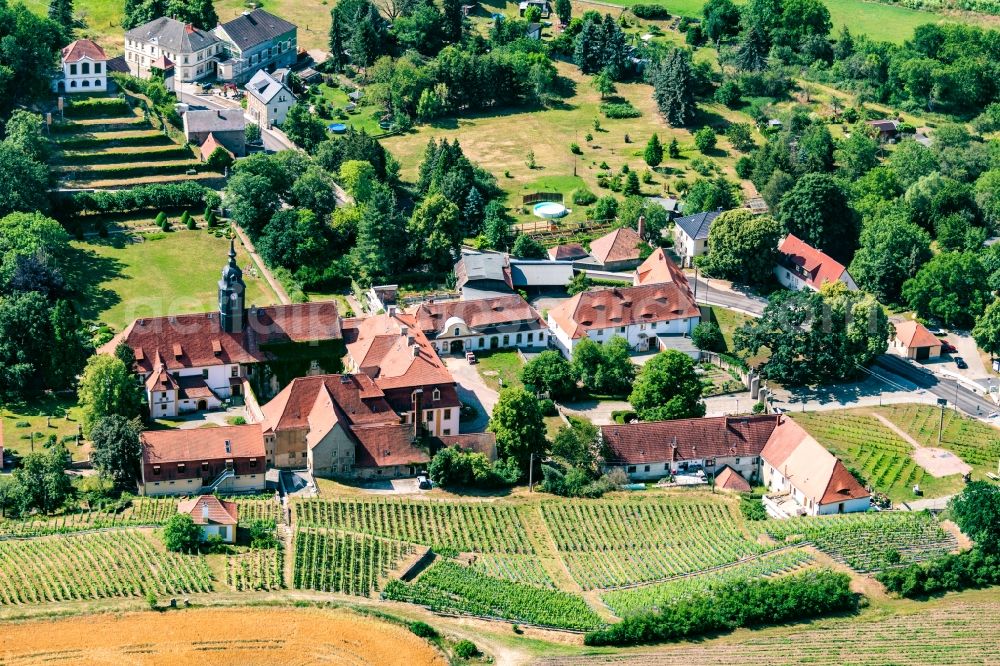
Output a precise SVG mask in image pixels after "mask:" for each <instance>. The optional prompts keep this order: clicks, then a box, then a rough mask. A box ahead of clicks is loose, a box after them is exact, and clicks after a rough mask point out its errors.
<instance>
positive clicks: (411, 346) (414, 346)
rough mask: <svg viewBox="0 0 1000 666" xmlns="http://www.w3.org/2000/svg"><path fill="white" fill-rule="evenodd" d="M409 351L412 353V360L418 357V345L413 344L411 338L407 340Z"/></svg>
mask: <svg viewBox="0 0 1000 666" xmlns="http://www.w3.org/2000/svg"><path fill="white" fill-rule="evenodd" d="M409 343H410V350H411V351H412V352H413V358H417V357H418V356H420V345H415V344H413V338H410V339H409Z"/></svg>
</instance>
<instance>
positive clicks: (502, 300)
mask: <svg viewBox="0 0 1000 666" xmlns="http://www.w3.org/2000/svg"><path fill="white" fill-rule="evenodd" d="M413 316H414V317H415V318H416V322H417V326H418V327H419V328H420V330H421V331H423V332H424V333H425V334H426V335H429V336H432V337H436V336H438V335H439V334H441V333H442V332H444V331H445V324H447V323H448V321H449V320H450V319H451V318H452V317H458V318H459V319H461V320H462V321H463V322H465V324H466V325H467V326H468V327H469V328H471V329H473V330H482V329H487V328H492V327H495V326H501V325H505V324H506V325H514V324H530V325H532V326H533V327H534V328H546V325H545V322H544V321H542V318H541V317H540V316H539V314H538V312H536V311H535V309H534V308H533V307H531V306H530V305H528V302H527V301H526V300H524V299H523V298H521V296H520V295H518V294H511V295H509V296H497V297H495V298H482V299H476V300H473V301H445V302H439V303H422V304H420V306H418V307H417V309H416V311H415V312H414V313H413Z"/></svg>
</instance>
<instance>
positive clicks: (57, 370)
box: [46, 300, 93, 389]
mask: <svg viewBox="0 0 1000 666" xmlns="http://www.w3.org/2000/svg"><path fill="white" fill-rule="evenodd" d="M49 323H50V326H51V331H52V345H51V351H50V354H51V358H50V360H49V363H48V368H47V369H48V381H47V382H46V383H47V385H48V386H49V387H50V388H54V389H69V388H73V386H74V385H75V384H76V377H77V375H79V374H80V373H81V372H82V371H83V367H84V365H85V364H86V363H87V357H88V356H90V354H91V353H93V348H92V347H91V346H90V344H89V343H88V342H87V341H86V340H85V339H84V337H83V322H81V321H80V317H79V316H78V315H77V314H76V310H74V309H73V305H72V304H71V303H70V302H69V301H65V300H60V301H58V302H56V304H55V305H54V306H53V308H52V310H51V312H50V313H49Z"/></svg>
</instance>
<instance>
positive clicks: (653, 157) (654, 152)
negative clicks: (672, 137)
mask: <svg viewBox="0 0 1000 666" xmlns="http://www.w3.org/2000/svg"><path fill="white" fill-rule="evenodd" d="M643 157H644V158H645V160H646V164H648V165H649V166H651V167H656V166H659V165H660V162H662V161H663V144H662V143H660V137H658V136H657V135H656V134H653V136H651V137H649V142H648V143H647V144H646V152H645V153H644V154H643Z"/></svg>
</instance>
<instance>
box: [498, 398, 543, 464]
mask: <svg viewBox="0 0 1000 666" xmlns="http://www.w3.org/2000/svg"><path fill="white" fill-rule="evenodd" d="M487 430H489V431H490V432H492V433H493V434H494V435H496V438H497V454H498V456H499V457H501V458H508V457H510V458H514V459H515V460H517V462H518V465H519V466H520V468H521V469H522V470H527V469H528V463H529V459H530V457H531V454H533V453H534V454H536V455H542V454H544V453H545V450H546V448H547V446H548V442H547V441H546V439H545V421H544V419H543V418H542V410H541V407H540V406H539V404H538V400H537V399H536V398H535V396H533V395H531V394H530V393H528V392H527V391H525V390H524V389H521V388H505V389H503V390H502V391H500V397H499V398H498V399H497V404H496V406H494V408H493V414H492V416H490V423H489V426H488V427H487Z"/></svg>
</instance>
